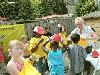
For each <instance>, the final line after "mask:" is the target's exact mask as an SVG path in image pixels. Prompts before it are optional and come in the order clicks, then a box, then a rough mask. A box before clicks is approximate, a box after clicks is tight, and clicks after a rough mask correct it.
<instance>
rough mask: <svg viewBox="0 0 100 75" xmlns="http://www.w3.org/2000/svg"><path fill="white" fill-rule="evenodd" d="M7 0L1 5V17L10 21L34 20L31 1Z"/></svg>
mask: <svg viewBox="0 0 100 75" xmlns="http://www.w3.org/2000/svg"><path fill="white" fill-rule="evenodd" d="M12 1H14V3H9V1H7V0H5V1H4V2H1V4H0V16H4V17H6V18H7V19H8V20H9V19H10V20H11V19H25V20H26V19H33V8H32V5H31V2H30V1H29V0H12Z"/></svg>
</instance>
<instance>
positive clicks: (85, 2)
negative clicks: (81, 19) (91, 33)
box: [75, 0, 97, 16]
mask: <svg viewBox="0 0 100 75" xmlns="http://www.w3.org/2000/svg"><path fill="white" fill-rule="evenodd" d="M95 10H97V6H96V5H95V1H94V0H82V1H77V3H76V6H75V11H76V15H77V16H84V15H85V14H88V13H90V12H93V11H95Z"/></svg>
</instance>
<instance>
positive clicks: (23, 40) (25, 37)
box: [20, 35, 29, 58]
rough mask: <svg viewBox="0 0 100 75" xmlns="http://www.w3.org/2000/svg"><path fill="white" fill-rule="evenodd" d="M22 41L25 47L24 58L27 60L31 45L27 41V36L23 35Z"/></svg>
mask: <svg viewBox="0 0 100 75" xmlns="http://www.w3.org/2000/svg"><path fill="white" fill-rule="evenodd" d="M20 41H21V42H22V43H23V45H24V55H23V56H24V57H25V58H27V57H29V51H28V46H29V43H28V41H27V36H26V35H21V38H20Z"/></svg>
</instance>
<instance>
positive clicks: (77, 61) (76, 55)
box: [69, 33, 87, 75]
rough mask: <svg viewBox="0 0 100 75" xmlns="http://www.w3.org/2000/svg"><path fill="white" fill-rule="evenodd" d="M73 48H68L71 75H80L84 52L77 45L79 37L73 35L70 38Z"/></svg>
mask: <svg viewBox="0 0 100 75" xmlns="http://www.w3.org/2000/svg"><path fill="white" fill-rule="evenodd" d="M71 40H72V42H73V46H72V47H71V46H69V47H70V51H69V53H70V55H69V57H70V68H71V73H72V75H82V73H83V71H84V59H85V58H86V56H87V54H86V50H85V49H84V48H83V47H81V46H79V45H78V42H79V40H80V35H79V34H77V33H75V34H73V35H72V36H71Z"/></svg>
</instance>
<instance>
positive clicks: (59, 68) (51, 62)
mask: <svg viewBox="0 0 100 75" xmlns="http://www.w3.org/2000/svg"><path fill="white" fill-rule="evenodd" d="M56 38H57V39H56ZM56 38H55V39H54V40H53V41H52V42H50V47H51V50H47V48H46V47H45V46H46V44H47V43H48V42H49V41H46V42H45V43H44V44H43V45H42V49H43V50H44V51H45V52H46V53H47V54H48V66H49V70H50V75H64V61H63V53H64V52H65V50H64V51H63V50H62V49H61V48H59V43H58V42H57V41H59V39H61V37H60V35H59V36H58V35H57V36H56ZM58 38H59V39H58Z"/></svg>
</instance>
